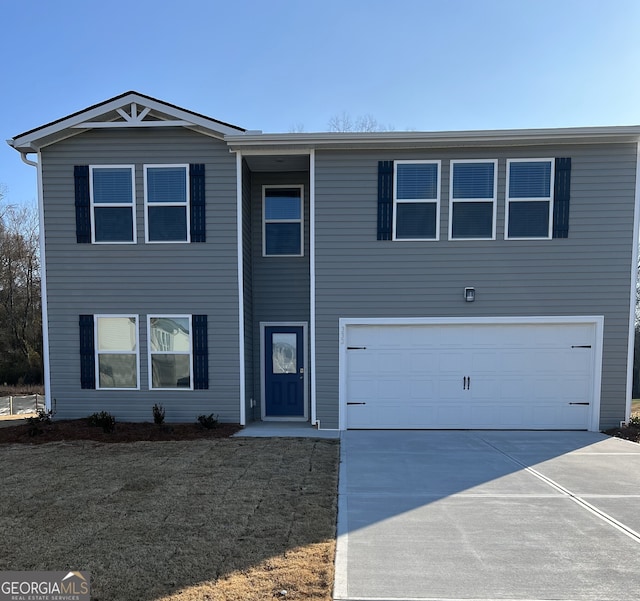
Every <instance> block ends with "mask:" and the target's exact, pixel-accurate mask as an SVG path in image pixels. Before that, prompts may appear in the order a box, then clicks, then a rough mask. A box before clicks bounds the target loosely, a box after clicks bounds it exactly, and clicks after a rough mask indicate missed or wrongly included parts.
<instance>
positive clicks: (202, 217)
mask: <svg viewBox="0 0 640 601" xmlns="http://www.w3.org/2000/svg"><path fill="white" fill-rule="evenodd" d="M189 180H190V186H191V190H190V191H191V195H190V196H191V242H206V241H207V228H206V213H205V195H204V165H189Z"/></svg>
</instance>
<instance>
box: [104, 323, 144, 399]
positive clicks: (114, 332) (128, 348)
mask: <svg viewBox="0 0 640 601" xmlns="http://www.w3.org/2000/svg"><path fill="white" fill-rule="evenodd" d="M95 339H96V345H95V351H96V371H97V380H98V382H97V383H98V386H97V387H98V388H133V389H137V388H138V387H139V383H138V381H139V377H138V318H137V316H135V315H130V316H129V315H128V316H122V315H97V316H96V318H95Z"/></svg>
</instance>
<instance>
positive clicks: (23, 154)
mask: <svg viewBox="0 0 640 601" xmlns="http://www.w3.org/2000/svg"><path fill="white" fill-rule="evenodd" d="M27 154H30V153H27V152H22V151H20V158H21V159H22V162H23V163H26V164H27V165H31V166H32V167H37V166H38V163H36V162H35V161H30V160H29V159H28V158H27Z"/></svg>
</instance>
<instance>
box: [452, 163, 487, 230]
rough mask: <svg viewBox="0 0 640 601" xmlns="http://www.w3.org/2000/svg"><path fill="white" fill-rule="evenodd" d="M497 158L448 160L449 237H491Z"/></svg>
mask: <svg viewBox="0 0 640 601" xmlns="http://www.w3.org/2000/svg"><path fill="white" fill-rule="evenodd" d="M497 169H498V161H497V160H489V161H478V160H459V161H451V177H450V195H449V198H450V215H449V239H450V240H487V239H488V240H493V239H495V229H496V225H495V223H496V199H497V177H496V172H497Z"/></svg>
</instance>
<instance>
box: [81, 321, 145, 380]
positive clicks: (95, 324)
mask: <svg viewBox="0 0 640 601" xmlns="http://www.w3.org/2000/svg"><path fill="white" fill-rule="evenodd" d="M105 317H107V318H108V317H116V318H122V319H135V320H136V350H135V351H101V350H99V341H98V321H99V320H100V318H105ZM93 346H94V348H93V352H94V356H95V364H96V365H95V370H96V390H140V318H139V316H138V315H133V314H132V315H124V314H121V313H120V314H116V313H101V314H99V315H94V316H93ZM100 355H135V357H136V382H137V384H138V385H137V386H136V387H134V388H114V387H112V386H105V387H102V386H100V358H99V356H100Z"/></svg>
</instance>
